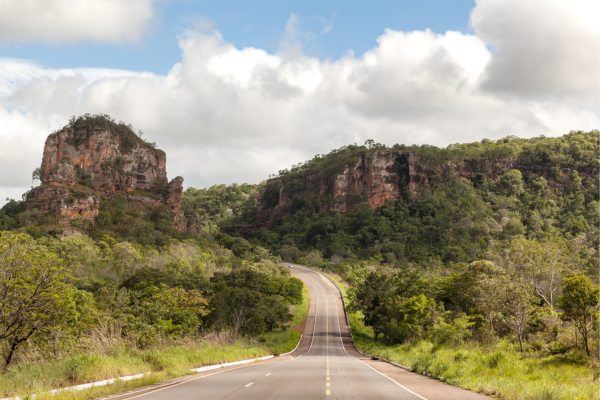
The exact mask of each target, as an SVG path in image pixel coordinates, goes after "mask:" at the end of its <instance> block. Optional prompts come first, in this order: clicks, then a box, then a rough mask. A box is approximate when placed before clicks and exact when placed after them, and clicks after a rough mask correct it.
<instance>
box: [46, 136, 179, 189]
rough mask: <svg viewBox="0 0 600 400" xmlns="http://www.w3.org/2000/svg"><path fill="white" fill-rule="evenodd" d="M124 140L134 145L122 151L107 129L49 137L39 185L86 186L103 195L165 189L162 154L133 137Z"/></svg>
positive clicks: (163, 158) (164, 169)
mask: <svg viewBox="0 0 600 400" xmlns="http://www.w3.org/2000/svg"><path fill="white" fill-rule="evenodd" d="M84 134H85V138H83V139H84V140H83V141H82V140H81V136H82V135H84ZM130 136H135V135H134V134H133V133H132V134H131V135H130ZM77 139H79V140H77ZM128 139H129V140H130V141H132V142H133V144H134V145H133V146H129V147H128V148H126V149H124V148H123V146H122V145H121V140H122V138H120V137H119V136H118V135H115V134H114V133H113V132H111V131H110V130H108V129H105V130H94V131H93V132H91V134H86V133H85V132H77V131H76V130H75V129H73V128H70V127H66V128H64V129H62V130H61V131H59V132H57V133H53V134H51V135H50V136H48V138H47V139H46V143H45V145H44V156H43V158H42V166H41V177H40V178H41V181H42V184H45V185H59V186H75V185H77V184H78V183H87V184H88V185H89V186H90V187H91V188H92V189H94V190H96V191H100V192H103V193H105V194H110V193H112V192H125V191H132V190H148V189H152V188H153V187H155V186H157V185H165V184H166V183H167V171H166V164H167V156H166V154H165V153H164V152H163V151H162V150H157V149H154V148H152V147H151V146H149V145H148V144H146V143H145V142H144V141H143V140H141V139H139V138H137V137H135V138H133V137H129V138H128Z"/></svg>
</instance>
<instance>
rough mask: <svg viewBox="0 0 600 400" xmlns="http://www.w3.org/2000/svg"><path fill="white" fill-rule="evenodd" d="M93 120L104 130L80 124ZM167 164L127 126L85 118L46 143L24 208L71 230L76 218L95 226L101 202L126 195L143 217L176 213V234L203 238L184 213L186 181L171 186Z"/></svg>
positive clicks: (105, 118)
mask: <svg viewBox="0 0 600 400" xmlns="http://www.w3.org/2000/svg"><path fill="white" fill-rule="evenodd" d="M89 120H94V121H95V122H97V123H99V125H100V127H98V126H93V125H90V124H87V125H85V124H81V123H79V124H78V121H83V122H84V123H87V122H88V121H89ZM166 163H167V157H166V154H165V153H164V152H163V151H162V150H158V149H155V148H154V146H153V145H151V144H149V143H146V142H145V141H143V140H142V139H141V138H140V137H138V136H137V135H136V134H135V133H133V131H132V130H131V128H130V127H129V126H126V125H124V124H123V123H120V124H115V123H114V121H112V120H111V119H110V118H109V117H108V116H91V117H90V116H84V117H83V118H82V119H81V118H80V120H77V119H76V120H72V122H71V124H69V125H67V126H66V127H64V128H63V129H62V130H60V131H58V132H56V133H53V134H51V135H49V136H48V138H47V139H46V143H45V145H44V154H43V157H42V165H41V167H40V169H39V176H40V180H41V181H42V185H41V186H39V187H37V188H34V189H32V190H31V191H30V192H29V194H28V196H27V201H26V204H25V206H26V208H27V209H28V210H37V212H39V213H40V214H41V215H42V216H48V215H51V216H56V218H54V219H52V218H51V220H54V221H55V223H56V224H58V225H63V226H69V225H72V222H73V220H74V219H75V218H82V219H84V220H88V221H89V223H93V221H94V218H95V217H96V216H97V215H98V212H99V209H100V201H101V199H102V198H111V197H113V196H115V195H117V194H123V195H125V198H126V199H127V204H128V205H127V207H128V208H131V209H135V210H136V212H138V213H139V214H140V215H143V214H146V213H148V212H151V211H152V209H153V208H154V207H161V206H166V207H168V208H169V210H171V211H172V212H173V213H174V216H175V217H174V222H173V227H174V228H175V229H178V230H180V231H186V230H192V231H193V232H196V233H197V234H199V232H200V224H199V217H198V218H195V217H197V215H196V216H194V215H191V216H190V215H186V214H185V213H184V212H183V211H181V209H180V208H181V198H182V194H183V178H182V177H180V176H178V177H176V178H175V179H173V180H172V181H171V182H169V183H167V182H168V181H167V171H166ZM196 219H197V221H196Z"/></svg>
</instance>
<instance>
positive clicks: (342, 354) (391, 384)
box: [103, 266, 489, 400]
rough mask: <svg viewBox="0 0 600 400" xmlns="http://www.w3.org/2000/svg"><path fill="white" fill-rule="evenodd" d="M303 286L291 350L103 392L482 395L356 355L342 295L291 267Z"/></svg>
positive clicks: (412, 398)
mask: <svg viewBox="0 0 600 400" xmlns="http://www.w3.org/2000/svg"><path fill="white" fill-rule="evenodd" d="M292 274H293V275H295V276H296V277H298V278H299V279H301V280H302V281H303V282H304V283H305V284H306V286H307V288H308V290H309V294H310V302H309V313H308V317H307V321H306V324H305V328H304V334H303V336H302V340H301V341H300V344H299V345H298V347H297V348H296V350H295V351H294V352H292V353H291V354H290V355H286V356H281V357H275V358H273V359H270V360H267V361H262V362H258V363H253V364H250V365H246V366H241V367H240V366H235V367H229V368H223V369H220V370H216V371H215V370H212V371H207V372H204V373H200V374H196V375H192V376H188V377H184V378H179V379H174V380H170V381H167V382H162V383H159V384H156V385H151V386H148V387H144V388H139V389H136V390H135V391H130V392H126V393H121V394H116V395H112V396H107V397H104V398H103V399H113V400H125V399H134V398H139V399H140V400H164V399H178V400H191V399H250V400H253V399H256V400H269V399H325V400H327V399H339V400H361V399H397V400H419V399H420V400H423V399H425V400H438V399H439V400H441V399H461V400H462V399H465V400H481V399H489V397H486V396H482V395H479V394H476V393H473V392H469V391H466V390H462V389H459V388H456V387H453V386H449V385H444V384H443V383H441V382H439V381H436V380H433V379H430V378H427V377H424V376H422V375H418V374H414V373H411V372H408V371H405V370H402V369H400V368H397V367H394V366H391V365H390V364H388V363H384V362H381V361H377V360H371V359H370V358H369V357H366V356H363V355H361V354H360V353H359V352H358V351H357V350H356V348H355V347H354V343H353V342H352V338H351V336H350V331H349V328H348V325H347V324H346V319H345V314H344V310H343V306H342V300H341V295H340V293H339V291H338V290H337V289H336V288H335V286H334V285H333V284H332V283H331V282H330V281H329V280H328V279H327V278H325V277H324V276H323V275H322V274H320V273H318V272H316V271H313V270H309V269H306V268H299V267H297V266H296V267H295V268H293V269H292Z"/></svg>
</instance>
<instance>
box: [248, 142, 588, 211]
mask: <svg viewBox="0 0 600 400" xmlns="http://www.w3.org/2000/svg"><path fill="white" fill-rule="evenodd" d="M427 164H428V163H427V162H426V161H425V160H423V159H419V156H416V155H414V154H413V153H410V152H401V151H375V152H369V153H363V154H359V155H358V160H357V162H356V163H355V164H353V165H351V166H346V167H344V168H343V169H342V170H341V171H340V172H339V173H337V174H334V175H332V176H328V177H325V178H319V176H318V175H317V174H305V175H302V176H300V177H298V176H296V177H294V178H288V177H284V178H273V179H270V180H269V181H267V184H268V185H269V186H275V187H278V190H279V199H278V202H277V204H276V205H275V206H274V207H273V206H272V205H271V204H268V203H267V202H265V200H264V198H263V200H262V201H261V204H260V205H259V209H258V217H259V219H263V220H264V219H269V218H270V217H273V216H275V215H277V214H280V213H282V212H285V210H286V208H285V207H286V205H288V204H290V201H291V197H293V196H298V197H299V198H308V196H309V195H310V194H312V193H314V194H315V195H317V196H318V197H319V199H320V201H318V204H319V211H321V212H323V211H327V210H330V209H336V210H338V211H340V212H346V211H353V210H356V209H358V208H361V207H364V206H366V205H368V206H370V207H371V208H372V209H373V210H376V209H377V208H379V207H381V206H382V205H384V204H385V203H386V202H387V201H390V200H397V199H398V198H400V196H401V195H402V191H403V190H404V189H405V188H406V189H408V190H410V192H412V194H413V195H417V194H418V193H419V191H420V190H421V189H422V188H423V187H424V186H425V185H426V184H427V183H428V182H429V181H430V179H431V178H432V177H433V176H434V175H443V174H452V175H455V176H458V177H460V178H465V179H472V178H473V177H474V176H475V174H482V175H484V176H485V177H486V178H487V179H492V180H497V179H498V178H500V177H501V176H502V175H504V174H505V173H506V172H508V171H510V170H512V169H517V170H519V171H521V172H522V173H523V174H525V173H527V172H534V173H536V174H537V175H539V176H542V177H544V178H545V179H546V180H547V181H548V186H549V187H550V188H551V189H560V188H562V187H563V186H564V185H569V184H570V179H569V178H568V176H569V174H570V170H567V169H565V170H563V171H562V172H563V175H565V181H564V182H562V183H558V182H556V181H555V180H554V179H553V177H552V174H551V173H550V170H549V168H539V169H536V170H532V167H531V166H528V165H525V164H524V163H523V162H522V160H521V159H520V158H506V159H501V160H486V159H468V160H462V161H456V160H451V161H448V162H446V163H442V164H437V165H435V166H432V167H428V166H427ZM582 172H583V173H584V174H585V173H586V171H580V173H582ZM590 173H591V172H590ZM291 179H299V180H301V181H302V182H301V183H300V186H302V187H304V188H306V189H305V190H304V191H300V192H292V193H289V192H286V189H285V187H286V184H287V183H289V182H290V180H291ZM307 191H312V193H306V192H307Z"/></svg>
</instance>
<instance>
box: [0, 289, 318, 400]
mask: <svg viewBox="0 0 600 400" xmlns="http://www.w3.org/2000/svg"><path fill="white" fill-rule="evenodd" d="M308 299H309V303H308V304H309V307H310V292H309V293H308ZM316 309H317V307H315V324H314V327H313V340H312V341H311V343H310V348H309V349H308V351H310V349H312V344H313V342H314V340H315V334H314V333H315V328H316V326H317V313H316ZM307 318H308V314H307ZM303 336H304V333H302V334H301V335H300V340H298V344H296V347H295V348H294V350H292V351H289V352H287V353H284V354H281V356H286V355H288V354H291V353H293V352H294V351H296V349H297V348H298V346H300V342H301V341H302V337H303ZM308 351H307V353H308ZM305 354H306V353H305ZM303 355H304V354H302V355H301V356H299V357H302V356H303ZM273 357H275V356H273V355H270V356H265V357H259V358H253V359H251V360H242V361H234V362H230V363H224V364H216V365H209V366H206V367H201V368H192V369H191V370H190V371H194V372H204V371H210V370H212V369H218V368H225V367H230V366H233V365H240V364H248V363H251V362H255V361H262V360H268V359H269V358H273ZM299 357H296V358H299ZM148 374H150V372H146V373H144V374H138V375H131V376H122V377H120V378H112V379H106V380H104V381H98V382H91V383H84V384H82V385H77V386H70V387H66V388H63V389H54V390H51V391H50V392H49V393H50V394H51V395H57V394H60V393H62V392H68V391H71V390H85V389H90V388H92V387H96V386H106V385H110V384H111V383H115V382H116V381H130V380H132V379H139V378H143V377H144V376H145V375H148ZM35 397H36V396H35V395H33V396H32V397H31V398H32V399H34V398H35ZM0 400H22V399H21V397H6V398H3V399H0Z"/></svg>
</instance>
